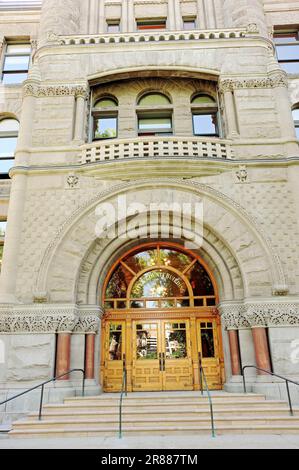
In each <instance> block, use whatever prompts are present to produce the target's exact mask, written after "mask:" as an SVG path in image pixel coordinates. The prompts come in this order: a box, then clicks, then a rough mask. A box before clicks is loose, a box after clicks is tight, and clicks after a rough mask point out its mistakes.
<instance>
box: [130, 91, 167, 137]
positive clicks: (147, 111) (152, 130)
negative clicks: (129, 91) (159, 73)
mask: <svg viewBox="0 0 299 470" xmlns="http://www.w3.org/2000/svg"><path fill="white" fill-rule="evenodd" d="M137 119H138V135H140V136H143V135H144V136H146V135H172V134H173V128H172V105H171V102H170V99H169V98H168V97H167V96H166V95H164V94H162V93H147V94H146V95H143V96H142V97H141V98H140V99H139V101H138V104H137Z"/></svg>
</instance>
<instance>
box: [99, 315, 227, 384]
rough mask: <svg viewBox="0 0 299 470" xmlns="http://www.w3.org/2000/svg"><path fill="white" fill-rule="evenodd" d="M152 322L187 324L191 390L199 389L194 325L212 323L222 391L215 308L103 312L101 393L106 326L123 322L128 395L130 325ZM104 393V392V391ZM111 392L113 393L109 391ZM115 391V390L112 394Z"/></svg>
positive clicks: (220, 344)
mask: <svg viewBox="0 0 299 470" xmlns="http://www.w3.org/2000/svg"><path fill="white" fill-rule="evenodd" d="M155 320H165V321H167V320H168V321H169V320H170V321H172V322H173V321H175V320H177V321H179V320H181V321H182V322H183V321H184V320H185V321H186V320H189V325H190V326H189V328H190V341H191V358H192V369H193V389H194V390H199V389H200V381H199V360H198V353H199V342H198V322H199V321H200V320H202V321H207V320H209V321H213V322H216V330H217V343H218V345H217V346H218V353H219V357H218V358H217V359H218V363H219V364H218V365H219V388H217V389H218V390H219V389H222V386H223V384H224V381H225V370H224V351H223V340H222V329H221V318H220V315H219V312H218V310H217V308H215V307H197V308H196V309H194V308H184V309H170V310H160V311H157V310H149V309H145V310H141V309H140V310H138V311H136V309H134V310H133V309H131V310H115V311H109V312H105V314H104V315H103V317H102V333H101V361H100V384H101V385H102V387H103V390H104V388H105V387H104V385H105V384H104V379H105V372H106V362H107V354H108V351H107V339H106V338H107V326H108V325H109V323H110V322H124V325H125V337H126V338H127V340H126V341H125V344H124V346H125V347H124V348H123V353H124V354H125V359H126V368H127V383H128V391H129V392H132V391H133V387H132V382H133V381H132V373H133V349H134V348H133V344H132V341H133V322H138V321H140V322H141V321H143V322H144V321H148V322H150V321H153V322H154V321H155ZM104 391H105V390H104ZM109 391H113V390H109ZM115 391H117V390H115Z"/></svg>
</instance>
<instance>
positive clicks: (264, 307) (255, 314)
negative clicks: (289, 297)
mask: <svg viewBox="0 0 299 470" xmlns="http://www.w3.org/2000/svg"><path fill="white" fill-rule="evenodd" d="M219 312H220V315H221V319H222V324H223V326H225V328H226V329H227V330H238V329H242V328H258V327H263V328H270V327H282V326H298V327H299V302H298V303H296V302H282V303H274V302H273V303H270V302H265V303H262V302H260V303H248V304H245V303H238V304H234V303H232V304H223V305H220V306H219Z"/></svg>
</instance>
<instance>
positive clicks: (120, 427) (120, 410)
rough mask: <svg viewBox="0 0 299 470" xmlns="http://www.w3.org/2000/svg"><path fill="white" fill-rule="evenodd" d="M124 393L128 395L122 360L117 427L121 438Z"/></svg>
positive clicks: (124, 364) (125, 370)
mask: <svg viewBox="0 0 299 470" xmlns="http://www.w3.org/2000/svg"><path fill="white" fill-rule="evenodd" d="M124 394H125V395H126V396H127V395H128V383H127V367H126V360H125V359H124V360H123V380H122V386H121V393H120V400H119V429H118V437H119V439H121V438H122V437H123V429H122V408H123V398H124Z"/></svg>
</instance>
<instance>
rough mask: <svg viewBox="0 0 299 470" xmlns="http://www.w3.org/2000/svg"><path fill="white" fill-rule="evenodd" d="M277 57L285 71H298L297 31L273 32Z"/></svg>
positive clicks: (298, 48)
mask: <svg viewBox="0 0 299 470" xmlns="http://www.w3.org/2000/svg"><path fill="white" fill-rule="evenodd" d="M274 42H275V44H276V52H277V59H278V62H279V63H280V65H281V67H282V68H283V69H284V70H285V71H286V72H287V73H299V36H298V31H293V32H277V33H275V34H274Z"/></svg>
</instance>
